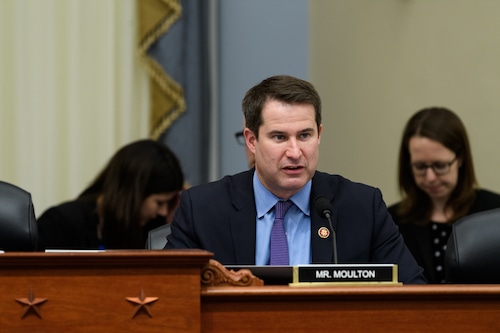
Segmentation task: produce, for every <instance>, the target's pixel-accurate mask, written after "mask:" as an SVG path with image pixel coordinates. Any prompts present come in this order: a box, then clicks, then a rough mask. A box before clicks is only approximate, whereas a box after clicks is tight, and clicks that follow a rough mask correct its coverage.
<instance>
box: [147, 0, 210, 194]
mask: <svg viewBox="0 0 500 333" xmlns="http://www.w3.org/2000/svg"><path fill="white" fill-rule="evenodd" d="M141 1H143V0H139V4H140V3H141ZM167 3H169V1H164V2H163V4H162V5H165V4H167ZM177 3H180V6H181V12H180V17H178V18H176V20H175V21H174V22H173V23H172V24H171V25H170V26H169V28H168V30H167V31H166V32H165V33H163V34H162V35H161V36H159V38H158V39H156V41H155V42H154V43H152V44H151V45H150V46H149V48H148V49H147V55H148V56H149V57H150V58H151V59H153V60H154V62H156V63H157V64H158V65H159V66H160V67H161V68H162V69H163V71H164V72H165V73H166V75H167V81H166V82H167V83H168V82H170V81H168V80H169V79H171V80H172V81H174V83H172V85H171V87H172V89H170V90H169V85H168V84H167V85H166V86H165V87H166V89H163V92H162V91H161V89H159V90H156V92H153V96H152V98H154V97H155V96H154V94H158V91H160V93H163V94H167V95H169V94H170V96H168V97H169V98H170V97H172V96H173V99H174V102H173V104H172V105H167V106H166V107H165V106H163V108H164V109H165V113H164V115H163V119H160V120H159V121H158V120H157V121H156V123H153V130H152V133H156V134H153V136H157V137H158V140H160V141H162V142H165V143H166V144H167V145H168V146H169V147H170V148H171V149H172V150H173V151H174V152H175V153H176V155H177V157H178V158H179V159H180V161H181V164H182V168H183V170H184V173H185V176H186V180H187V182H188V184H189V185H198V184H201V183H205V182H207V181H208V177H209V170H208V156H209V155H208V154H209V133H208V131H209V128H210V124H209V120H210V109H209V108H210V89H209V49H208V46H209V45H208V31H209V28H208V24H209V21H208V20H209V10H208V9H209V7H208V6H209V5H210V2H209V1H206V0H181V1H177ZM172 12H175V11H171V13H172ZM169 15H170V17H171V16H172V14H169ZM168 19H169V17H168V15H167V16H166V17H164V18H163V20H164V22H165V20H168ZM153 84H156V83H153ZM177 85H178V87H180V88H181V89H180V90H178V89H177ZM165 87H164V88H165ZM179 96H183V98H184V101H185V104H183V101H179V100H178V98H179ZM178 101H179V102H178ZM184 106H185V109H184ZM156 107H157V106H156ZM167 109H168V110H167ZM161 111H162V112H163V110H161ZM152 121H153V122H155V120H154V119H153V120H152ZM155 130H156V132H155ZM158 130H160V131H159V132H158Z"/></svg>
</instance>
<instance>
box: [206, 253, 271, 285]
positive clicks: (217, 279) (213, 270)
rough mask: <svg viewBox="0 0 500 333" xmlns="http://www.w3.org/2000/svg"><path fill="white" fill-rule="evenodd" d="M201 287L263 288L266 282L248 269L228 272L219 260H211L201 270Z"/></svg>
mask: <svg viewBox="0 0 500 333" xmlns="http://www.w3.org/2000/svg"><path fill="white" fill-rule="evenodd" d="M201 285H202V286H203V287H219V286H239V287H246V286H263V285H264V281H263V280H261V279H259V278H258V277H256V276H255V275H253V274H252V272H251V271H250V270H248V269H240V270H239V271H234V270H228V269H227V268H226V267H224V266H223V265H222V264H221V263H220V262H218V261H217V260H214V259H210V260H209V261H208V264H207V265H205V267H203V269H202V270H201Z"/></svg>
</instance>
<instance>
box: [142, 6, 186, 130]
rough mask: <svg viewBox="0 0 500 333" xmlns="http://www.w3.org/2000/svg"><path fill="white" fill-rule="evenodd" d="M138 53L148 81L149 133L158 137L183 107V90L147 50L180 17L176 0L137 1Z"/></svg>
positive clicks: (179, 9)
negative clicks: (149, 102) (149, 86)
mask: <svg viewBox="0 0 500 333" xmlns="http://www.w3.org/2000/svg"><path fill="white" fill-rule="evenodd" d="M137 8H138V13H139V40H140V42H139V47H138V56H139V58H140V60H141V62H142V63H143V64H144V65H145V67H146V70H147V72H148V74H149V76H150V82H151V96H150V98H151V109H150V134H151V137H153V138H155V139H156V138H158V137H159V136H160V135H161V134H162V133H163V132H164V131H165V130H166V129H167V128H168V127H169V126H170V125H171V124H172V123H173V122H174V121H175V120H176V119H177V118H178V117H179V116H180V115H181V114H182V113H183V112H184V111H185V110H186V102H185V100H184V91H183V89H182V87H181V86H180V85H179V84H178V83H177V82H175V81H174V80H173V79H172V78H171V77H170V76H169V75H168V73H166V72H165V70H164V69H163V68H162V67H161V65H160V64H159V63H158V62H156V61H155V60H154V59H153V58H151V57H150V56H149V55H148V54H147V51H148V49H149V47H150V46H151V45H153V43H155V42H156V41H157V40H158V39H159V38H160V37H161V36H162V35H163V34H164V33H166V32H167V31H168V30H169V29H170V27H171V26H172V24H173V23H174V22H175V21H177V20H178V19H179V18H180V17H181V13H182V7H181V4H180V0H137Z"/></svg>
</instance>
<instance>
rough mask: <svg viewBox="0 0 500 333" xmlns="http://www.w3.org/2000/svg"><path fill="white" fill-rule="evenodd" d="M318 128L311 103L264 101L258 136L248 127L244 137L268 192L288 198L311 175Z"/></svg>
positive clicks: (316, 156) (316, 147) (317, 157)
mask: <svg viewBox="0 0 500 333" xmlns="http://www.w3.org/2000/svg"><path fill="white" fill-rule="evenodd" d="M321 130H322V126H321V125H320V128H319V132H318V127H317V124H316V120H315V113H314V107H313V106H312V105H308V104H286V103H283V102H280V101H276V100H269V101H267V102H266V103H265V104H264V108H263V110H262V125H261V126H260V128H259V139H258V140H257V138H256V137H255V135H254V133H252V132H251V131H250V130H249V129H248V128H246V129H245V138H246V140H247V145H248V148H249V149H250V150H251V151H252V152H253V153H254V155H255V169H256V171H257V176H258V177H259V180H260V181H261V183H262V184H263V185H264V186H265V187H266V188H267V189H268V190H269V191H270V192H272V193H273V194H275V195H276V196H278V197H280V198H283V199H286V198H289V197H291V196H292V195H293V194H295V193H296V192H298V191H299V190H300V189H301V188H302V187H303V186H304V185H305V184H306V183H307V182H308V181H309V180H310V179H311V178H312V177H313V175H314V172H315V171H316V167H317V165H318V159H319V144H320V138H321Z"/></svg>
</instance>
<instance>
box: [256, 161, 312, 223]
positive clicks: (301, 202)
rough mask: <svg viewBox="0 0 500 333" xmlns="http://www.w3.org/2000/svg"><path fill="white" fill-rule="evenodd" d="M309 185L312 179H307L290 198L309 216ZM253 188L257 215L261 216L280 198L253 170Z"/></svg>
mask: <svg viewBox="0 0 500 333" xmlns="http://www.w3.org/2000/svg"><path fill="white" fill-rule="evenodd" d="M311 185H312V180H309V181H308V182H307V183H306V185H305V186H304V187H303V188H301V189H300V191H298V192H297V193H295V194H294V195H292V197H291V198H290V200H291V201H292V202H293V203H294V205H295V206H297V207H298V208H299V209H300V210H301V211H302V213H304V214H305V215H307V216H309V215H310V208H309V198H310V196H311ZM253 188H254V196H255V205H256V208H257V217H258V218H261V217H263V216H264V215H265V214H266V213H267V212H269V211H270V210H271V209H272V208H273V207H274V205H276V202H278V200H280V199H279V198H278V197H277V196H275V195H274V194H272V193H271V192H270V191H269V190H268V189H266V188H265V187H264V185H262V183H261V182H260V180H259V177H257V172H256V171H254V174H253Z"/></svg>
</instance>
